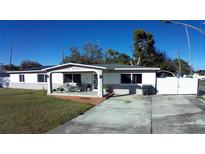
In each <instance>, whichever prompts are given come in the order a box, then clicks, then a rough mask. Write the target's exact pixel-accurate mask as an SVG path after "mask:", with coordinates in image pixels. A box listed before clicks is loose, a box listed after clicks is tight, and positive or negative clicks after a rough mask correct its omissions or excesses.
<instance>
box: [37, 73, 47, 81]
mask: <svg viewBox="0 0 205 154" xmlns="http://www.w3.org/2000/svg"><path fill="white" fill-rule="evenodd" d="M38 75H43V76H44V81H43V82H39V81H38ZM46 78H47V75H46V74H44V73H41V74H37V82H38V83H47V79H46Z"/></svg>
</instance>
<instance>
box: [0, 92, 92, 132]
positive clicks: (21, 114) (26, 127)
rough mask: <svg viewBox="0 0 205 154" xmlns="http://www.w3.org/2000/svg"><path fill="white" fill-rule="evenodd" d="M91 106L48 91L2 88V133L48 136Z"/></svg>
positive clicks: (0, 93)
mask: <svg viewBox="0 0 205 154" xmlns="http://www.w3.org/2000/svg"><path fill="white" fill-rule="evenodd" d="M91 107H92V105H89V104H83V103H79V102H74V101H69V100H62V99H58V98H54V97H51V96H47V95H46V92H45V91H36V90H22V89H21V90H20V89H2V88H1V89H0V133H46V132H48V131H49V130H51V129H53V128H55V127H57V126H59V125H61V124H63V123H65V122H67V121H68V120H70V119H72V118H74V117H76V116H78V115H79V114H82V113H83V112H85V111H86V110H88V109H90V108H91Z"/></svg>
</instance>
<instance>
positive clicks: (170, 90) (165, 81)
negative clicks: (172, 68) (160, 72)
mask: <svg viewBox="0 0 205 154" xmlns="http://www.w3.org/2000/svg"><path fill="white" fill-rule="evenodd" d="M197 93H198V79H195V78H179V79H178V78H176V77H167V78H157V94H197Z"/></svg>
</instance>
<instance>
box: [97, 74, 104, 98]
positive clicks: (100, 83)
mask: <svg viewBox="0 0 205 154" xmlns="http://www.w3.org/2000/svg"><path fill="white" fill-rule="evenodd" d="M97 76H98V97H103V72H102V70H98V71H97Z"/></svg>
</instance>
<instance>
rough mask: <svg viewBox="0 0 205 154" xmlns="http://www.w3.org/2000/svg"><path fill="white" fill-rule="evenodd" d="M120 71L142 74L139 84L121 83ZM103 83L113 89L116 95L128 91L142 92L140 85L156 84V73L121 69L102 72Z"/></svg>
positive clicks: (124, 93) (128, 92)
mask: <svg viewBox="0 0 205 154" xmlns="http://www.w3.org/2000/svg"><path fill="white" fill-rule="evenodd" d="M122 73H136V74H138V73H139V74H142V83H141V84H121V74H122ZM103 84H104V85H106V86H110V87H112V88H113V89H114V93H115V94H116V95H126V94H130V93H136V94H139V95H141V94H142V85H144V84H149V85H152V86H153V87H155V86H156V73H155V72H142V71H132V72H127V71H121V72H114V73H110V72H107V73H103Z"/></svg>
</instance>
